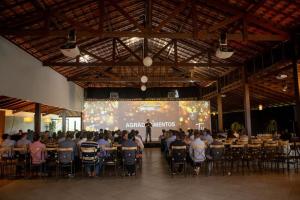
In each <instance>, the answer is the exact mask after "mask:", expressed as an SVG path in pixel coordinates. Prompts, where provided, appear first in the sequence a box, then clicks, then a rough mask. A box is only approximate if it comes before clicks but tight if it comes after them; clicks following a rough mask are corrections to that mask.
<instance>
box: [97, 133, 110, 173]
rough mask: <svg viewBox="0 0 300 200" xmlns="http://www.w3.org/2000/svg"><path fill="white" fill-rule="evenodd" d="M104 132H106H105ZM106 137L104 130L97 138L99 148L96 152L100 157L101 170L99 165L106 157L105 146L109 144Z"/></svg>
mask: <svg viewBox="0 0 300 200" xmlns="http://www.w3.org/2000/svg"><path fill="white" fill-rule="evenodd" d="M106 134H108V133H106ZM106 138H107V136H105V131H104V133H100V134H99V140H98V141H97V143H98V145H99V148H100V150H99V153H98V157H99V158H100V160H99V162H100V163H99V164H100V170H101V166H102V161H103V160H104V158H105V157H106V151H105V147H109V146H110V144H109V142H108V141H107V139H106Z"/></svg>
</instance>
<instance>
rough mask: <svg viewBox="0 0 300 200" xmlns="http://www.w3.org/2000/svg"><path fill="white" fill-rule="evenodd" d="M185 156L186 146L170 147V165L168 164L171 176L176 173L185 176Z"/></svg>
mask: <svg viewBox="0 0 300 200" xmlns="http://www.w3.org/2000/svg"><path fill="white" fill-rule="evenodd" d="M186 155H187V148H186V146H172V147H171V163H170V168H171V169H170V172H171V175H172V176H173V175H174V174H175V173H176V172H177V173H178V172H179V173H181V171H180V170H181V169H182V172H183V174H184V175H185V176H186V166H187V164H186Z"/></svg>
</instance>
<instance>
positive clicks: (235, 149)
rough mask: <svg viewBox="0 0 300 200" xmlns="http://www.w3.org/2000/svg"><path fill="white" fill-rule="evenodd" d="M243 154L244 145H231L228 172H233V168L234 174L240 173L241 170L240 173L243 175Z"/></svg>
mask: <svg viewBox="0 0 300 200" xmlns="http://www.w3.org/2000/svg"><path fill="white" fill-rule="evenodd" d="M244 153H245V145H244V144H232V145H230V155H231V157H230V159H231V160H230V171H231V172H233V171H234V167H236V172H239V171H240V168H242V173H243V174H244V161H245V159H244Z"/></svg>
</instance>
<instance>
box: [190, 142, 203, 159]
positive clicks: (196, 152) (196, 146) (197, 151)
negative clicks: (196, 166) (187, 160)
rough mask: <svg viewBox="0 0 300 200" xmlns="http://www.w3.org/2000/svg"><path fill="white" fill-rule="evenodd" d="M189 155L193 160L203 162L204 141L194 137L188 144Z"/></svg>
mask: <svg viewBox="0 0 300 200" xmlns="http://www.w3.org/2000/svg"><path fill="white" fill-rule="evenodd" d="M189 153H190V157H191V159H192V160H193V161H194V162H203V161H204V160H205V143H204V142H203V141H202V140H201V139H200V138H196V139H195V140H194V141H193V142H192V143H191V145H190V149H189Z"/></svg>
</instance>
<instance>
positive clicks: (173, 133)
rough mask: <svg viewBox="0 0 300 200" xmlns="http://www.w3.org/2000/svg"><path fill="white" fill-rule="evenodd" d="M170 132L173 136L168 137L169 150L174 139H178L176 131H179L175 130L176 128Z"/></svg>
mask: <svg viewBox="0 0 300 200" xmlns="http://www.w3.org/2000/svg"><path fill="white" fill-rule="evenodd" d="M170 132H171V136H170V137H169V138H168V139H166V143H167V149H168V150H169V149H170V145H171V143H172V142H174V141H175V140H176V133H177V132H176V131H174V130H170Z"/></svg>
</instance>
